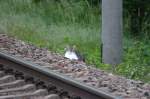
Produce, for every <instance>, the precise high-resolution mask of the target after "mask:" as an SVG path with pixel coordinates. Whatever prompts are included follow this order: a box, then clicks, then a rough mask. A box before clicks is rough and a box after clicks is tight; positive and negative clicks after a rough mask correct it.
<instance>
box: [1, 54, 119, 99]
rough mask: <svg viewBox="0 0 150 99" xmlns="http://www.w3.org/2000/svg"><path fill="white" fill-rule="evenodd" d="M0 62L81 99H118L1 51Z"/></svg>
mask: <svg viewBox="0 0 150 99" xmlns="http://www.w3.org/2000/svg"><path fill="white" fill-rule="evenodd" d="M0 63H1V64H4V65H5V66H6V67H8V68H13V69H15V70H18V71H21V72H23V73H24V74H25V75H28V76H33V77H35V78H37V79H41V80H42V81H44V82H45V83H46V84H47V85H48V84H49V83H52V84H55V85H56V86H57V87H58V88H59V89H64V90H65V91H67V92H69V94H71V95H76V96H80V97H81V99H120V97H115V96H113V95H110V94H109V93H105V92H103V91H101V90H99V89H96V88H93V87H91V86H87V85H85V84H84V83H81V82H78V81H76V80H74V79H71V78H68V77H67V76H65V75H62V74H59V73H55V72H53V71H52V70H48V69H47V68H44V67H42V66H39V65H37V64H34V63H32V62H29V61H25V60H22V59H19V58H17V57H14V56H12V55H9V54H6V53H3V52H0Z"/></svg>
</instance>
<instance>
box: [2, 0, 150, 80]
mask: <svg viewBox="0 0 150 99" xmlns="http://www.w3.org/2000/svg"><path fill="white" fill-rule="evenodd" d="M33 1H34V0H0V31H1V32H4V33H7V34H8V35H12V36H15V37H17V38H19V39H22V40H25V41H26V42H29V43H33V44H35V45H37V46H39V47H47V48H49V49H50V50H53V51H57V52H59V53H62V54H63V51H64V47H65V46H66V45H68V44H75V45H77V48H78V49H79V50H80V52H81V53H82V54H84V56H85V58H86V62H87V63H90V64H94V65H95V66H97V67H100V68H102V69H107V70H108V69H110V68H111V67H110V66H109V65H106V64H102V63H101V62H100V60H101V57H100V56H101V53H100V41H101V40H100V32H101V24H100V23H101V19H100V9H99V8H98V7H97V6H91V5H90V4H88V2H87V0H77V1H76V0H70V1H69V2H68V0H57V2H56V0H43V1H42V0H41V1H42V2H37V3H35V2H33ZM37 1H38V0H37ZM126 20H128V18H126ZM125 22H126V23H125V25H124V26H125V28H126V29H125V31H124V32H125V37H124V62H123V63H122V64H121V65H119V66H118V67H117V68H116V73H118V74H121V75H125V76H127V77H128V78H134V79H141V80H142V79H143V76H144V75H145V78H144V80H145V81H149V79H148V78H150V77H149V70H150V63H149V60H150V54H149V53H150V52H149V49H150V41H149V40H144V41H142V40H136V39H132V38H130V36H128V35H126V34H127V32H129V31H128V28H129V27H128V23H129V21H125Z"/></svg>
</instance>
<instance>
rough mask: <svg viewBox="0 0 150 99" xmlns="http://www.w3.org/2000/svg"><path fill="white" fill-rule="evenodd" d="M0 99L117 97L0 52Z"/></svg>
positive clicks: (100, 98)
mask: <svg viewBox="0 0 150 99" xmlns="http://www.w3.org/2000/svg"><path fill="white" fill-rule="evenodd" d="M0 99H120V98H119V97H114V96H112V95H110V94H108V93H105V92H103V91H100V90H98V89H95V88H93V87H91V86H87V85H85V84H84V83H81V82H78V81H75V80H74V79H71V78H68V77H67V76H65V75H62V74H59V73H55V72H53V71H51V70H48V69H47V68H44V67H41V66H38V65H37V64H33V63H31V62H27V61H24V60H21V59H18V58H16V57H13V56H10V55H8V54H4V53H2V52H0Z"/></svg>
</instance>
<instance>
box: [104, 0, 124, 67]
mask: <svg viewBox="0 0 150 99" xmlns="http://www.w3.org/2000/svg"><path fill="white" fill-rule="evenodd" d="M122 5H123V4H122V0H102V45H103V46H102V60H103V63H106V64H111V65H113V66H115V65H117V64H119V63H121V62H122V53H123V47H122V46H123V44H122V9H123V8H122Z"/></svg>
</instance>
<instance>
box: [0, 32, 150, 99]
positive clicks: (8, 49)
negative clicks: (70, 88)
mask: <svg viewBox="0 0 150 99" xmlns="http://www.w3.org/2000/svg"><path fill="white" fill-rule="evenodd" d="M0 51H2V52H5V53H8V54H11V55H13V56H16V57H19V58H22V59H24V60H27V61H31V62H33V63H36V64H39V65H40V66H43V67H45V68H48V69H50V70H53V71H55V72H59V73H62V74H64V75H66V76H68V77H71V78H74V79H75V80H78V81H80V82H83V83H86V84H87V85H89V86H93V87H95V88H98V89H100V90H103V91H105V92H108V93H112V94H113V95H115V96H121V97H123V99H150V84H147V83H143V82H142V81H135V80H130V79H126V78H125V77H121V76H117V75H113V74H110V73H107V72H105V71H103V70H98V69H95V68H94V67H92V66H88V65H86V64H85V63H84V62H80V61H72V60H69V59H66V58H64V57H63V56H62V55H61V54H59V53H54V52H51V51H49V50H48V49H46V48H38V47H36V46H34V45H32V44H28V43H25V42H24V41H21V40H17V39H15V38H13V37H9V36H7V35H6V34H0Z"/></svg>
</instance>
